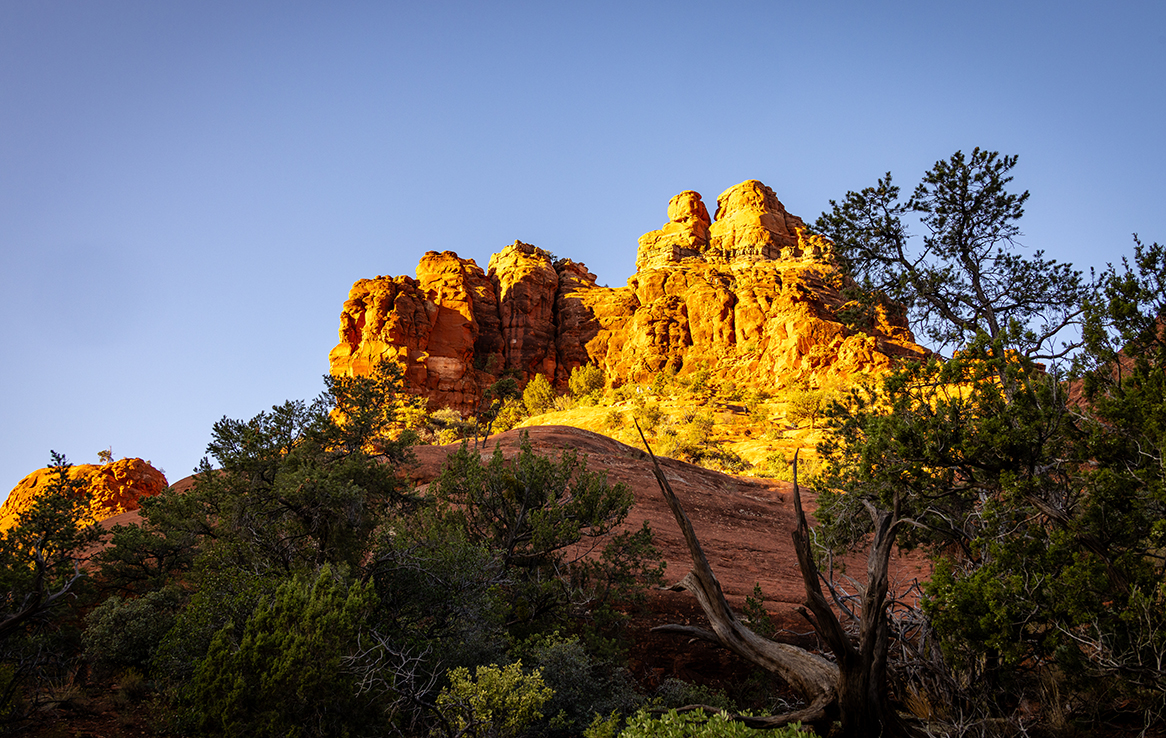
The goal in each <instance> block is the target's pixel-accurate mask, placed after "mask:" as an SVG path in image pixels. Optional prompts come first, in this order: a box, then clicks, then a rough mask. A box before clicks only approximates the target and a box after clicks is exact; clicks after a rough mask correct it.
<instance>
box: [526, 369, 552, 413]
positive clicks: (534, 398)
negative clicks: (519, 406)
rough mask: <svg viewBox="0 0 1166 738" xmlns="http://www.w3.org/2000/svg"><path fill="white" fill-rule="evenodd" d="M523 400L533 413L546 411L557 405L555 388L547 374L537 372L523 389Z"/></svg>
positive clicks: (528, 409)
mask: <svg viewBox="0 0 1166 738" xmlns="http://www.w3.org/2000/svg"><path fill="white" fill-rule="evenodd" d="M522 402H523V404H524V405H526V409H527V411H528V412H529V413H530V414H531V415H538V414H540V413H545V412H547V411H548V410H550V409H551V408H553V407H554V406H555V388H554V387H552V386H551V383H550V381H549V380H548V379H547V377H546V375H545V374H536V375H534V379H532V380H530V381H529V382H527V383H526V389H524V390H523V391H522Z"/></svg>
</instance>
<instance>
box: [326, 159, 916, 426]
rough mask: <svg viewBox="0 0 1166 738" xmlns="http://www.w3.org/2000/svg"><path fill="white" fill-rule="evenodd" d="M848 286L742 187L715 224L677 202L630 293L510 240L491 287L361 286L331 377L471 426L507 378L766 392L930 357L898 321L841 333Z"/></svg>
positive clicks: (688, 196)
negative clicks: (386, 382) (697, 380)
mask: <svg viewBox="0 0 1166 738" xmlns="http://www.w3.org/2000/svg"><path fill="white" fill-rule="evenodd" d="M844 281H845V277H843V275H842V274H841V273H840V272H839V270H838V267H837V265H836V263H835V262H834V259H833V255H832V252H831V244H830V243H829V242H828V241H826V240H824V239H821V238H819V237H816V236H812V235H809V234H807V233H806V230H805V224H804V223H803V221H802V220H801V219H800V218H798V217H797V216H794V215H791V214H789V213H788V212H786V210H785V207H784V206H783V205H782V204H781V201H780V200H778V199H777V195H776V194H775V193H774V192H773V190H772V189H770V188H769V187H766V186H765V185H764V184H762V183H761V182H758V181H756V180H749V181H746V182H742V183H741V184H739V185H736V186H734V187H730V188H729V189H728V190H725V192H723V193H722V194H721V196H720V197H719V198H717V216H716V220H710V219H709V217H708V210H707V209H706V208H705V206H704V203H703V201H702V200H701V197H700V195H699V194H697V193H696V192H692V191H686V192H682V193H680V194H679V195H677V196H676V197H674V198H672V200H671V202H669V205H668V223H666V224H665V225H664V227H663V228H662V229H660V230H658V231H651V232H649V233H647V234H645V235H644V236H643V237H641V238H640V241H639V250H638V252H637V258H636V273H635V274H634V275H632V277H631V278H630V279H629V280H628V283H627V286H626V287H621V288H617V289H610V288H607V287H599V286H597V285H596V284H595V275H593V274H591V273H590V272H588V271H587V269H586V267H585V266H583V265H582V264H579V263H576V262H572V261H570V260H565V259H564V260H560V261H558V262H555V263H552V261H551V257H550V255H549V254H548V253H547V252H545V251H543V250H542V249H539V248H537V247H535V246H531V245H530V244H525V243H522V242H519V241H516V242H515V243H514V244H512V245H510V246H507V247H506V248H504V249H503V250H502V251H501V252H499V253H498V254H495V255H494V256H493V257H491V259H490V264H489V270H488V274H483V272H482V270H481V269H480V268H479V267H478V266H477V265H476V264H474V262H473V261H469V260H463V259H459V258H458V257H457V256H456V255H455V254H453V253H451V252H444V253H442V254H435V253H433V252H430V253H428V254H426V255H425V257H424V258H423V259H422V261H421V264H420V265H419V266H418V270H417V279H416V280H413V279H410V278H408V277H397V278H393V279H389V278H386V277H378V278H377V279H376V280H361V281H359V282H357V283H356V284H355V285H354V286H353V288H352V292H351V293H350V294H349V300H348V302H347V303H345V306H344V311H343V313H342V315H341V325H340V338H341V342H340V345H338V346H337V347H336V348H335V349H333V351H332V354H331V356H330V359H331V365H332V371H333V372H335V373H349V372H358V373H359V372H365V371H368V367H369V366H370V365H371V362H372V361H373V360H375V358H377V357H380V356H391V357H393V358H395V359H397V360H398V361H399V362H401V364H402V366H403V367H404V368H405V370H406V376H407V378H408V381H409V389H411V390H412V391H414V392H418V393H420V394H423V395H425V396H426V397H428V398H429V399H430V404H431V406H432V407H440V406H450V407H453V408H455V409H458V410H461V411H464V412H472V411H473V410H474V409H475V408H476V406H477V404H478V402H479V400H480V398H481V392H482V391H483V390H484V389H485V388H486V387H487V386H489V384H490V383H491V382H493V381H494V380H495V379H496V378H497V377H498V376H500V375H501V374H502V372H504V371H506V370H514V371H516V372H517V373H518V374H519V376H520V377H521V378H523V379H529V378H531V377H533V376H534V375H535V374H537V373H542V374H545V375H547V376H548V377H551V378H553V379H554V380H555V381H556V382H557V383H558V384H559V386H560V387H565V385H566V381H567V378H568V377H569V376H570V372H571V370H572V369H574V368H575V367H577V366H581V365H583V364H586V363H588V362H594V363H597V364H599V365H600V366H601V367H602V368H603V369H604V371H605V372H606V374H607V377H608V379H609V381H611V382H613V383H616V384H619V383H622V382H626V381H646V380H650V379H651V378H652V377H653V376H654V375H655V374H656V373H658V372H660V371H676V372H680V373H682V374H683V373H688V372H691V371H695V370H697V369H700V368H709V369H711V370H713V371H714V372H716V374H717V376H722V377H726V378H729V379H732V380H733V381H735V382H737V383H738V384H740V385H743V386H759V387H765V388H768V389H772V388H774V387H779V386H781V385H783V384H788V383H791V382H795V381H797V382H807V383H809V384H811V385H814V384H820V383H822V382H827V381H833V380H838V379H844V378H846V377H850V376H852V375H855V374H861V373H864V372H879V371H883V370H885V369H887V368H888V367H890V365H891V363H892V360H893V357H896V356H904V355H912V356H923V355H925V354H926V351H925V350H924V349H923V348H921V347H920V346H918V345H916V344H915V342H914V338H913V336H912V335H911V332H910V331H909V330H908V329H907V325H906V322H905V320H904V319H903V317H902V315H901V313H896V314H887V313H886V312H885V311H884V312H883V313H881V314H880V320H879V321H878V322H877V325H875V326H873V327H872V328H870V329H868V330H865V331H855V330H852V329H850V328H848V327H846V326H844V325H843V324H842V323H841V322H840V321H839V320H838V319H837V317H836V312H837V311H838V309H839V308H841V307H842V306H843V304H844V302H845V300H844V298H843V296H842V294H841V292H840V288H841V287H842V285H843V284H844Z"/></svg>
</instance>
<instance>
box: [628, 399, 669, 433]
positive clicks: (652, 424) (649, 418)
mask: <svg viewBox="0 0 1166 738" xmlns="http://www.w3.org/2000/svg"><path fill="white" fill-rule="evenodd" d="M632 417H633V418H635V419H636V422H637V423H639V424H640V430H642V431H644V433H652V432H654V431H655V430H656V426H658V425H660V421H662V420H663V419H664V411H663V410H662V409H661V408H660V406H659V405H658V404H656V403H655V402H651V403H644V404H643V405H640V406H638V407H636V408H635V409H633V410H632Z"/></svg>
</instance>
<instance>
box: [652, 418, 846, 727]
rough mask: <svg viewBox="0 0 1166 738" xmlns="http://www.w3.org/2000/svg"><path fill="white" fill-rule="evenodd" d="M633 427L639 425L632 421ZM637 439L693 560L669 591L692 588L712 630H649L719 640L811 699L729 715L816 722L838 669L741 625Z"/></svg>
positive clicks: (752, 721) (833, 691) (765, 723)
mask: <svg viewBox="0 0 1166 738" xmlns="http://www.w3.org/2000/svg"><path fill="white" fill-rule="evenodd" d="M636 427H637V430H638V429H639V425H638V424H637V426H636ZM640 438H641V439H643V441H644V447H645V448H646V449H647V450H648V454H649V455H650V456H651V458H652V465H653V470H654V472H655V475H656V481H657V482H658V483H659V485H660V490H661V492H663V494H664V499H665V500H667V502H668V507H669V508H671V510H672V515H673V517H674V518H675V519H676V523H677V525H679V526H680V530H681V533H683V535H684V540H685V543H686V544H687V545H688V552H689V555H690V556H691V558H692V563H693V568H692V570H691V571H689V572H688V574H686V575H685V576H684V578H683V579H682V580H681V581H680V582H679V583H678V584H677V585H675V587H673V589H681V588H682V589H686V590H688V591H690V592H692V593H693V595H695V596H696V599H697V601H698V602H700V606H701V609H703V610H704V613H705V615H706V616H707V617H708V619H709V622H710V623H711V624H712V628H713V629H712V631H707V630H704V629H702V628H693V627H690V626H681V625H665V626H660V627H658V628H653V630H654V631H659V632H670V633H678V634H681V635H687V636H689V637H693V638H700V639H702V640H708V641H713V642H715V643H718V644H720V645H721V646H723V647H725V648H727V649H729V650H730V651H732V652H734V653H736V654H738V655H739V656H741V657H742V658H744V659H746V660H748V661H750V662H751V663H754V664H756V665H758V666H760V667H762V668H763V669H765V670H767V671H770V672H773V673H774V674H777V675H778V676H779V677H781V678H782V679H783V680H784V681H785V682H786V683H787V684H789V685H790V686H791V687H793V689H794V690H795V691H797V692H798V694H800V695H801V696H802V698H803V699H804V700H806V702H808V703H810V704H809V706H808V707H806V708H804V709H802V710H798V711H795V712H790V713H785V714H782V715H773V716H767V717H750V716H744V715H737V716H734V718H735V719H737V720H740V721H741V722H744V723H745V724H747V725H749V726H750V727H754V728H778V727H781V726H783V725H788V724H790V723H793V722H818V721H821V720H823V719H825V718H826V717H827V712H828V711H829V710H830V708H831V706H833V705H834V704H835V703H836V702H837V688H836V685H837V683H838V667H837V666H835V665H834V664H832V663H830V662H829V661H827V660H826V659H824V658H822V657H821V656H818V655H817V654H814V653H810V652H809V651H806V650H805V649H801V648H798V647H796V646H792V645H789V644H787V643H776V642H774V641H771V640H769V639H768V638H763V637H762V636H759V635H757V634H756V633H754V632H753V631H752V630H750V629H749V628H748V627H746V626H745V625H744V624H743V623H741V621H740V620H739V619H738V618H737V616H736V614H735V613H734V612H733V610H732V608H731V607H729V603H728V601H727V600H726V599H725V595H724V592H723V591H722V590H721V584H720V582H718V581H717V578H716V576H715V575H714V574H713V571H712V568H711V567H710V566H709V563H708V558H707V557H706V556H705V554H704V550H703V549H702V548H701V545H700V541H699V540H697V537H696V532H695V531H694V529H693V527H692V522H691V521H690V520H689V519H688V515H687V514H685V512H684V509H683V508H682V507H681V506H680V501H679V500H678V499H677V498H676V493H675V492H674V491H673V490H672V485H670V484H669V483H668V479H667V477H666V476H665V475H664V471H663V470H662V469H661V468H660V462H659V461H658V460H657V459H656V455H655V454H654V453H652V449H651V447H650V446H649V445H648V441H647V439H646V438H644V437H643V432H642V431H641V432H640ZM799 509H800V506H799ZM685 709H692V710H695V709H702V710H713V708H711V707H707V706H702V705H690V706H689V707H688V708H685Z"/></svg>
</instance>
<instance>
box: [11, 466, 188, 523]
mask: <svg viewBox="0 0 1166 738" xmlns="http://www.w3.org/2000/svg"><path fill="white" fill-rule="evenodd" d="M54 475H55V472H54V471H53V470H52V469H37V470H36V471H34V472H33V473H31V474H29V475H28V476H26V477H25V478H24V479H22V480H20V483H19V484H17V485H16V487H15V488H13V490H12V491H11V492H9V493H8V499H7V500H5V501H4V505H3V506H0V531H5V530H8V529H9V528H11V527H12V526H13V525H15V524H16V521H17V519H18V518H19V516H20V515H21V513H23V512H25V511H26V510H28V509H29V508H30V507H32V503H33V502H34V501H35V500H36V499H37V498H38V497H40V496H41V495H43V494H45V493H46V491H47V490H48V489H49V487H50V485H51V484H52V482H53V481H54V478H55V477H54ZM69 478H70V479H74V480H78V479H79V480H81V481H82V483H83V484H84V493H85V495H86V496H87V497H88V499H89V515H90V518H91V521H92V522H97V521H101V520H105V519H106V518H112V517H113V516H115V515H120V514H121V513H124V512H129V511H131V510H137V509H138V507H139V506H140V500H141V499H142V498H144V497H153V496H154V495H157V494H160V493H161V492H162V490H164V489H166V487H167V483H166V477H165V476H163V474H162V472H160V471H158V470H157V469H155V468H154V467H152V466H150V464H149V463H148V462H146V461H142V460H141V459H121V460H119V461H114V462H112V463H109V464H77V465H74V466H71V467H69Z"/></svg>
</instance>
